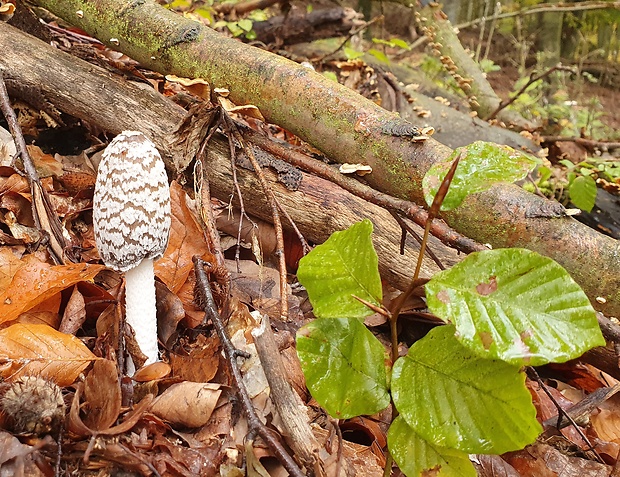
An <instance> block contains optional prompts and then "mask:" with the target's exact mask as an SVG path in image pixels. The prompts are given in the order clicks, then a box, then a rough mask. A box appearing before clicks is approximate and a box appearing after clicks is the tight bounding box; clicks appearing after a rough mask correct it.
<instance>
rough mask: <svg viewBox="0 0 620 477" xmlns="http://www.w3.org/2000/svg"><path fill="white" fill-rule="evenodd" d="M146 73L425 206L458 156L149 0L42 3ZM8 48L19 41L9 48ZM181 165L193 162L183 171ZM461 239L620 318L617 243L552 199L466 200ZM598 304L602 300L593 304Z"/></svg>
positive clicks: (306, 74)
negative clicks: (433, 180) (504, 255)
mask: <svg viewBox="0 0 620 477" xmlns="http://www.w3.org/2000/svg"><path fill="white" fill-rule="evenodd" d="M35 3H36V4H38V5H40V6H42V7H45V8H48V9H49V10H51V11H52V12H54V13H55V14H57V15H59V16H61V17H63V18H64V19H65V20H67V21H69V22H71V23H73V24H75V25H76V26H79V27H80V28H82V29H84V30H85V31H87V32H89V33H90V34H93V35H95V36H96V37H97V38H99V39H100V40H101V41H103V42H104V43H105V44H107V45H109V46H111V47H113V48H116V49H118V50H120V51H122V52H124V53H126V54H127V55H129V56H131V57H132V58H134V59H135V60H137V61H139V62H140V63H142V64H143V65H144V66H146V67H148V68H151V69H153V70H156V71H161V72H166V73H172V74H176V75H177V76H182V77H194V78H196V77H199V78H204V79H206V80H207V81H209V82H210V83H211V84H212V85H214V86H216V87H224V88H227V89H228V90H229V91H230V99H231V100H232V101H234V102H236V103H237V104H248V103H249V104H254V105H256V106H257V107H258V108H259V109H260V110H261V112H262V113H263V115H264V116H265V118H266V119H267V120H268V121H271V122H273V123H275V124H278V125H280V126H282V127H284V128H286V129H287V130H289V131H291V132H293V133H295V134H297V135H298V136H300V137H301V138H302V139H304V140H305V141H307V142H309V143H310V144H312V145H313V146H315V147H317V148H319V149H320V150H322V151H323V152H324V153H325V154H326V155H327V156H329V157H330V158H332V159H334V160H336V161H339V162H349V161H350V159H351V158H354V159H355V162H365V163H367V164H368V165H370V166H371V167H372V169H373V171H374V172H373V174H370V175H368V176H366V180H367V181H368V183H369V184H370V185H371V186H373V187H375V188H376V189H378V190H381V191H382V192H385V193H388V194H390V195H394V196H396V197H401V198H405V199H408V200H413V201H416V202H417V203H420V204H423V203H424V199H423V193H422V178H423V177H424V174H425V173H426V171H428V169H429V168H430V167H431V166H432V165H433V164H434V163H436V162H439V161H445V160H446V159H447V158H448V157H449V156H450V154H451V153H452V150H451V149H449V148H447V147H445V146H443V145H441V144H439V143H438V142H436V141H434V140H432V139H430V140H427V141H425V142H421V143H420V142H412V141H411V136H410V135H407V134H404V135H403V134H402V132H403V131H410V132H411V133H413V131H412V126H411V124H410V123H407V122H406V121H404V120H402V119H401V118H400V117H399V116H398V115H396V114H394V113H389V112H387V111H385V110H384V109H382V108H380V107H379V106H377V105H376V104H374V103H372V102H370V101H368V100H365V99H364V98H362V97H361V96H360V95H358V94H357V93H355V92H353V91H350V90H349V89H347V88H346V87H344V86H341V85H338V84H336V83H334V82H333V81H331V80H329V79H327V78H325V77H323V76H322V75H320V74H318V73H316V72H314V71H311V70H309V69H308V68H305V67H303V66H300V65H298V64H296V63H293V62H291V61H289V60H286V59H285V58H281V57H279V56H276V55H273V54H271V53H268V52H264V51H262V50H259V49H256V48H253V47H251V46H248V45H245V44H242V43H240V42H238V41H235V40H233V39H230V38H226V37H224V36H222V35H220V34H218V33H217V32H215V31H213V30H211V29H209V28H207V27H205V26H203V25H201V24H199V23H197V22H194V21H192V20H189V19H187V18H184V17H182V16H180V15H176V14H175V13H173V12H170V11H168V10H165V9H164V8H162V7H160V6H159V5H158V4H156V3H155V2H153V1H152V0H143V1H139V2H130V3H127V2H126V1H125V0H100V1H98V2H91V1H90V0H62V1H60V0H36V1H35ZM5 46H6V48H9V49H10V48H12V47H13V44H12V43H11V44H9V45H5ZM395 131H398V132H399V133H400V134H394V132H395ZM178 166H179V168H181V169H182V168H183V167H184V166H187V164H178ZM444 217H445V218H446V219H447V220H448V222H449V224H450V225H452V226H453V227H454V228H455V229H456V230H457V231H458V232H460V233H462V234H464V235H467V236H469V237H471V238H473V239H475V240H477V241H479V242H482V243H490V244H491V245H492V246H493V247H525V248H529V249H530V250H534V251H536V252H539V253H541V254H543V255H546V256H548V257H551V258H553V259H554V260H556V261H557V262H558V263H560V264H561V265H563V266H564V267H565V268H566V269H567V270H568V271H569V272H570V273H571V275H572V276H573V278H574V279H575V280H576V281H577V282H578V283H579V284H580V285H581V286H582V287H583V289H584V290H585V292H586V293H587V294H588V296H589V297H590V298H591V300H592V302H593V303H594V305H595V306H596V307H597V308H599V309H600V310H601V311H603V312H604V313H606V314H608V315H615V316H620V274H619V273H618V270H619V269H620V244H619V243H618V242H617V241H615V240H613V239H611V238H608V237H604V236H602V235H600V234H599V233H598V232H596V231H593V230H591V229H589V228H588V227H586V226H584V225H581V224H579V223H577V222H576V221H574V220H573V219H572V218H570V217H566V216H565V213H564V209H563V207H562V206H561V205H559V204H558V203H556V202H552V201H548V200H545V199H543V198H540V197H538V196H535V195H533V194H530V193H527V192H525V191H523V190H522V189H520V188H518V187H517V186H514V185H511V184H498V185H496V186H494V187H492V188H491V189H489V190H488V191H485V192H481V193H477V194H473V195H471V196H469V197H468V198H467V199H466V200H465V201H464V202H463V203H462V204H461V206H459V207H458V208H457V209H455V210H454V211H452V212H450V213H449V214H445V215H444ZM597 297H600V298H601V299H600V300H599V301H596V300H595V299H596V298H597Z"/></svg>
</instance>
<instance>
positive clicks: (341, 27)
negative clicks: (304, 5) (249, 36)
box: [252, 7, 364, 46]
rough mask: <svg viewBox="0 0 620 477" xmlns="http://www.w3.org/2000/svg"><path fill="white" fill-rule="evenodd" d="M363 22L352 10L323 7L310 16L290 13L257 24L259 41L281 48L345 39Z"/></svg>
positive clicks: (255, 30) (255, 24)
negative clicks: (322, 40) (332, 39)
mask: <svg viewBox="0 0 620 477" xmlns="http://www.w3.org/2000/svg"><path fill="white" fill-rule="evenodd" d="M363 23H364V22H363V20H361V19H360V15H359V14H358V13H357V12H356V11H355V10H353V9H351V8H342V7H335V8H324V9H320V10H314V11H312V12H310V13H306V12H305V11H304V12H303V13H300V12H298V11H295V10H293V11H291V12H290V13H288V14H286V15H278V16H275V17H272V18H270V19H268V20H265V21H262V22H254V24H253V25H252V30H254V33H255V34H256V38H255V40H256V41H260V42H262V43H266V44H270V43H275V44H276V45H278V46H283V45H293V44H295V43H302V42H306V41H313V40H320V39H322V38H332V37H335V36H345V35H347V34H348V33H349V32H350V31H351V30H352V29H353V28H354V27H356V26H360V25H362V24H363Z"/></svg>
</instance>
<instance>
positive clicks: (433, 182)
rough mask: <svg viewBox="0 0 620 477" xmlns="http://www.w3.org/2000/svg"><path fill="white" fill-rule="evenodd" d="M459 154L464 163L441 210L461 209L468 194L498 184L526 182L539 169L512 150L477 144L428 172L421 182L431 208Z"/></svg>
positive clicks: (531, 161)
mask: <svg viewBox="0 0 620 477" xmlns="http://www.w3.org/2000/svg"><path fill="white" fill-rule="evenodd" d="M459 154H462V155H461V160H460V162H459V165H458V167H457V169H456V174H455V175H454V179H452V183H451V184H450V190H449V191H448V194H447V195H446V198H445V199H444V201H443V204H442V205H441V210H452V209H454V208H455V207H458V206H459V205H460V204H461V202H463V200H464V199H465V197H467V196H468V195H469V194H473V193H475V192H481V191H484V190H487V189H488V188H489V187H491V186H492V185H493V184H495V183H496V182H514V181H517V180H520V179H523V178H524V177H525V176H526V175H527V173H528V172H530V171H532V170H533V169H534V167H535V166H536V161H535V160H534V159H532V158H531V157H529V156H527V155H526V154H523V153H521V152H518V151H515V150H514V149H512V148H511V147H508V146H499V145H497V144H493V143H490V142H483V141H476V142H474V143H472V144H470V145H468V146H465V147H460V148H457V149H456V150H455V151H454V152H453V153H452V155H451V156H450V158H449V159H448V161H446V162H440V163H437V164H435V165H434V166H433V167H431V168H430V169H429V171H428V172H427V173H426V175H425V176H424V179H423V181H422V187H423V189H424V198H425V199H426V203H427V204H428V205H431V204H432V203H433V199H434V197H435V194H436V193H437V189H439V186H440V185H441V182H442V181H443V178H444V177H445V175H446V174H447V172H448V170H450V166H451V165H452V161H453V160H454V159H455V158H456V157H457V156H458V155H459Z"/></svg>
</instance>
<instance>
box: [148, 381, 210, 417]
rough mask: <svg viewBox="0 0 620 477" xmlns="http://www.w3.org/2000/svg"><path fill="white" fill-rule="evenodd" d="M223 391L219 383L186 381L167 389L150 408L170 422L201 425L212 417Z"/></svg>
mask: <svg viewBox="0 0 620 477" xmlns="http://www.w3.org/2000/svg"><path fill="white" fill-rule="evenodd" d="M221 393H222V391H221V390H220V385H219V384H213V383H192V382H190V381H184V382H182V383H178V384H173V385H172V386H170V387H169V388H168V389H166V390H165V391H164V393H163V394H162V395H161V396H158V397H157V398H156V399H155V401H153V404H152V405H151V407H150V409H149V410H150V411H151V412H152V413H153V414H155V415H156V416H158V417H160V418H161V419H164V420H166V421H168V422H172V423H174V424H181V425H183V426H186V427H200V426H203V425H205V424H206V423H207V421H208V420H209V418H210V417H211V414H212V413H213V410H214V409H215V406H216V405H217V401H218V399H219V397H220V394H221Z"/></svg>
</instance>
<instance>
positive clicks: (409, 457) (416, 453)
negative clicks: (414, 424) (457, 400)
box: [387, 416, 477, 477]
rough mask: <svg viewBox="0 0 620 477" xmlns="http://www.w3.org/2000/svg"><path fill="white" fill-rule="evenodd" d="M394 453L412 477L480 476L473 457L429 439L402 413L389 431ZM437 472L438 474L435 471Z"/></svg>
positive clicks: (397, 461) (391, 450)
mask: <svg viewBox="0 0 620 477" xmlns="http://www.w3.org/2000/svg"><path fill="white" fill-rule="evenodd" d="M387 438H388V448H389V449H390V454H392V457H394V460H395V461H396V463H397V464H398V467H400V470H402V471H403V473H404V474H405V475H406V476H408V477H417V476H420V475H429V476H430V475H433V476H434V475H437V476H439V477H441V476H444V477H476V475H477V472H476V469H475V468H474V466H473V465H472V463H471V462H470V461H469V456H468V455H467V454H466V453H465V452H462V451H459V450H456V449H446V448H443V447H439V446H436V445H434V444H431V443H430V442H427V441H425V440H424V439H422V438H421V437H420V436H419V435H417V434H416V432H415V431H414V430H413V429H412V428H411V427H409V425H408V424H407V422H406V421H405V420H404V419H403V418H402V416H398V417H397V418H396V419H394V422H392V425H391V426H390V430H389V431H388V435H387ZM432 472H435V473H432Z"/></svg>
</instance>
